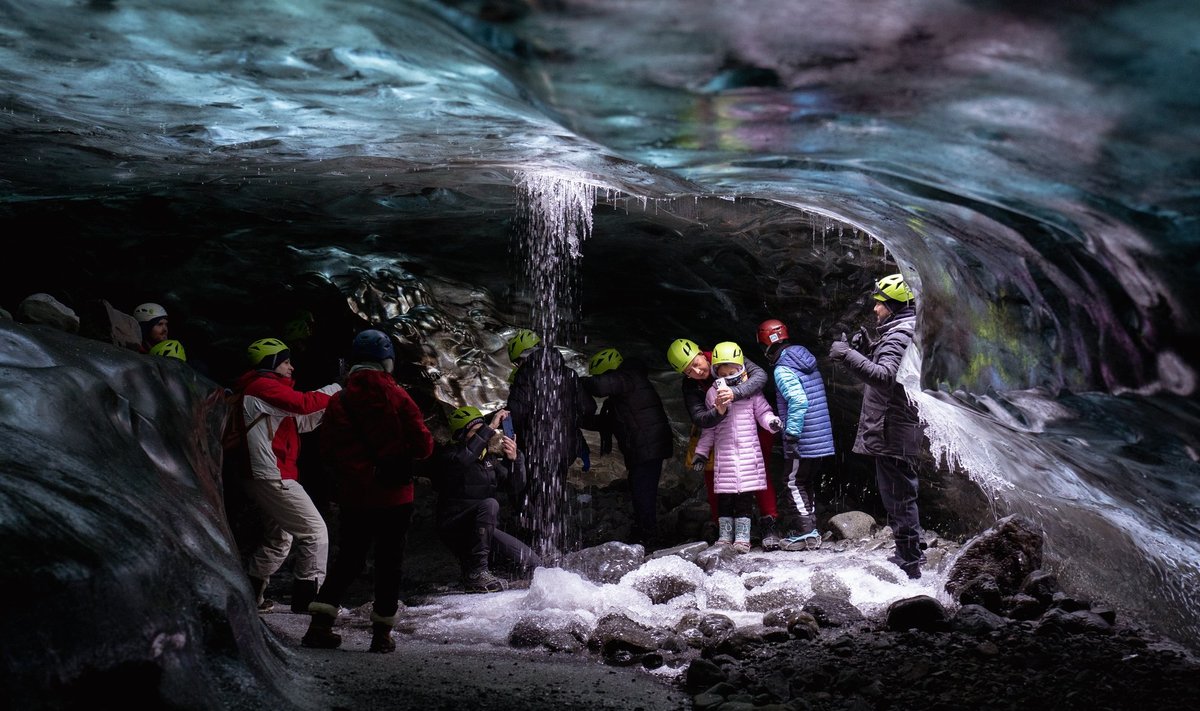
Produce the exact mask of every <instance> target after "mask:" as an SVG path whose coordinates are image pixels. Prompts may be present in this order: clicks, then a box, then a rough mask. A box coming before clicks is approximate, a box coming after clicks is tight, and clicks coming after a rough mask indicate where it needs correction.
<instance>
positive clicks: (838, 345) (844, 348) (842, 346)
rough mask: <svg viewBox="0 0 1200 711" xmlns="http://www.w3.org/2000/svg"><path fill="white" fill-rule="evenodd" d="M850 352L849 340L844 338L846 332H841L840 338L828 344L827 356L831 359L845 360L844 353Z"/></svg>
mask: <svg viewBox="0 0 1200 711" xmlns="http://www.w3.org/2000/svg"><path fill="white" fill-rule="evenodd" d="M849 352H850V341H848V340H846V333H845V332H842V337H841V339H840V340H837V341H834V342H833V344H832V345H830V346H829V357H830V359H831V360H845V359H846V354H847V353H849Z"/></svg>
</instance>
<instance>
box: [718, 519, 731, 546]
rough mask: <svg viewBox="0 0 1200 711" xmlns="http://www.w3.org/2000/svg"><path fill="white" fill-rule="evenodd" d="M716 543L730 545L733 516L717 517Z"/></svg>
mask: <svg viewBox="0 0 1200 711" xmlns="http://www.w3.org/2000/svg"><path fill="white" fill-rule="evenodd" d="M717 531H718V533H717V544H718V545H726V546H728V545H732V544H733V517H732V516H722V517H720V518H718V519H717Z"/></svg>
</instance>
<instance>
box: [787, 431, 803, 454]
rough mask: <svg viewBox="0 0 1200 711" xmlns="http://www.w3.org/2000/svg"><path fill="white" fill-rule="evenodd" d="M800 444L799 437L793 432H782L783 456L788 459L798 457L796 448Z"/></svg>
mask: <svg viewBox="0 0 1200 711" xmlns="http://www.w3.org/2000/svg"><path fill="white" fill-rule="evenodd" d="M799 446H800V438H799V437H797V436H796V435H794V434H788V433H787V432H784V433H783V456H784V457H786V458H788V459H799V457H797V456H796V448H797V447H799Z"/></svg>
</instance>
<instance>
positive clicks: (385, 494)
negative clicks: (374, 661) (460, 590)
mask: <svg viewBox="0 0 1200 711" xmlns="http://www.w3.org/2000/svg"><path fill="white" fill-rule="evenodd" d="M350 356H351V360H352V361H353V362H354V365H353V366H352V367H351V368H350V374H349V376H348V377H347V379H346V388H345V389H344V390H342V392H341V393H339V394H337V395H335V396H334V397H333V398H331V399H330V401H329V407H328V408H327V409H326V411H325V421H324V423H323V424H322V425H321V457H322V459H323V460H324V462H325V466H326V467H327V469H328V471H329V472H330V474H332V475H333V477H334V479H335V480H336V487H337V492H338V494H337V497H338V510H339V519H338V520H339V524H338V531H339V536H338V544H339V545H338V555H337V559H336V560H335V561H334V563H333V569H332V570H331V571H330V574H329V579H328V580H326V581H325V585H324V586H322V588H321V590H320V592H319V593H317V599H316V600H315V601H314V602H313V603H312V604H311V605H309V612H310V613H311V614H312V620H311V621H310V623H309V626H308V631H307V632H306V633H305V635H304V637H303V639H301V641H300V643H301V644H302V645H304V646H305V647H315V648H318V649H334V648H336V647H338V646H340V645H341V643H342V637H341V635H339V634H336V633H335V632H334V631H333V625H334V623H335V622H336V621H337V615H338V606H339V605H340V603H341V600H342V597H343V596H344V595H345V594H346V591H347V590H349V589H350V586H351V584H353V583H354V581H355V579H356V578H357V577H358V575H359V573H361V572H362V571H363V568H365V567H366V564H367V554H368V553H369V552H370V551H371V549H372V547H374V551H375V575H374V578H375V580H374V583H375V600H374V606H373V609H372V612H371V631H372V638H371V646H370V651H372V652H377V653H380V654H386V653H388V652H392V651H395V649H396V643H395V641H393V640H392V627H393V626H394V625H395V623H396V610H398V609H399V607H400V577H401V568H402V564H403V562H404V545H405V542H406V540H407V537H408V527H409V523H410V522H411V521H412V516H413V493H414V491H413V462H414V460H418V459H426V458H428V457H429V455H430V454H432V453H433V435H432V434H430V432H429V428H428V427H426V426H425V419H424V417H423V416H422V414H421V409H420V408H419V407H418V406H417V403H416V402H414V401H413V399H412V397H411V396H410V395H409V394H408V393H407V392H405V390H404V388H402V387H400V384H399V383H397V382H396V379H395V378H394V377H393V376H392V370H393V368H394V367H395V363H396V350H395V347H394V346H393V345H392V339H391V338H390V337H389V336H388V335H387V334H386V333H384V332H383V331H378V330H375V329H369V330H366V331H363V332H361V333H359V334H358V335H357V336H355V337H354V340H353V342H352V343H351V345H350Z"/></svg>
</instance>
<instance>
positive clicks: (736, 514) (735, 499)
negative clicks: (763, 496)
mask: <svg viewBox="0 0 1200 711" xmlns="http://www.w3.org/2000/svg"><path fill="white" fill-rule="evenodd" d="M756 499H757V492H754V491H743V492H742V493H740V494H717V515H718V516H722V517H726V518H749V517H750V516H751V515H753V513H754V502H755V500H756Z"/></svg>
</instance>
